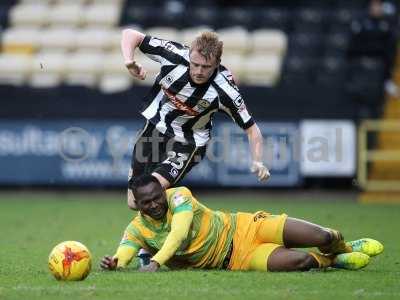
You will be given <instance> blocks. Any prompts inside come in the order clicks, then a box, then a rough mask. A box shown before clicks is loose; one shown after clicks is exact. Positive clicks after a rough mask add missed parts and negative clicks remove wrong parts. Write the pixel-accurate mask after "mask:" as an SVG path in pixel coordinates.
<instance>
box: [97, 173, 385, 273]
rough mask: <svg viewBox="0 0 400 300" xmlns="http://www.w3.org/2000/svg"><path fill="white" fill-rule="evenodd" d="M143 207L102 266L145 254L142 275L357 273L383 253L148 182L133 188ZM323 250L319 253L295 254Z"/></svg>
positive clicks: (373, 245) (332, 233) (366, 242)
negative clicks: (166, 270)
mask: <svg viewBox="0 0 400 300" xmlns="http://www.w3.org/2000/svg"><path fill="white" fill-rule="evenodd" d="M130 187H131V189H132V190H133V193H134V196H135V198H136V201H137V205H138V208H139V213H138V215H137V216H136V217H135V218H134V219H133V221H132V222H131V223H130V224H129V225H128V227H127V228H126V230H125V233H124V235H123V238H122V240H121V243H120V246H119V247H118V249H117V252H116V254H115V255H114V256H105V257H103V259H102V261H101V267H102V268H103V269H106V270H115V269H116V268H118V267H120V268H124V267H126V266H127V265H128V264H129V262H130V261H131V260H132V258H133V257H135V255H136V253H137V252H138V251H139V249H140V248H145V249H147V250H148V251H149V252H150V253H151V254H152V258H151V260H150V263H149V264H147V265H145V266H143V267H142V268H141V269H140V270H141V271H145V272H154V271H157V270H158V269H159V268H160V266H162V265H167V266H168V267H170V268H202V269H227V270H259V271H306V270H310V269H312V268H327V267H334V268H342V269H352V270H357V269H360V268H362V267H365V266H366V265H367V264H368V263H369V261H370V256H375V255H377V254H380V253H381V252H382V251H383V245H382V244H381V243H379V242H378V241H376V240H372V239H367V238H364V239H360V240H356V241H352V242H347V243H346V242H345V241H344V239H343V237H342V235H341V234H340V233H339V232H338V231H336V230H333V229H329V228H324V227H321V226H318V225H315V224H312V223H309V222H306V221H303V220H299V219H294V218H290V217H288V216H287V215H286V214H281V215H272V214H270V213H267V212H264V211H259V212H256V213H253V214H252V213H241V212H238V213H227V212H220V211H213V210H211V209H209V208H207V207H206V206H204V205H203V204H201V203H200V202H198V201H197V200H196V198H194V197H193V195H192V194H191V192H190V190H189V189H187V188H185V187H178V188H171V189H168V190H164V189H163V187H162V186H161V184H160V183H159V181H158V180H157V179H156V178H155V177H153V176H151V175H145V176H141V177H138V178H136V180H135V181H133V182H131V183H130ZM305 247H319V250H320V252H317V251H309V252H305V251H300V250H296V249H293V248H305Z"/></svg>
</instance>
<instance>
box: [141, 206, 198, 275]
mask: <svg viewBox="0 0 400 300" xmlns="http://www.w3.org/2000/svg"><path fill="white" fill-rule="evenodd" d="M192 220H193V211H191V210H190V211H181V212H179V213H175V214H174V215H173V216H172V221H171V231H170V232H169V234H168V236H167V238H166V239H165V242H164V244H163V245H162V247H161V249H160V250H159V251H158V252H157V253H156V255H154V256H153V258H152V259H151V261H150V264H149V265H148V266H146V267H143V268H141V269H140V271H142V272H155V271H157V270H158V269H159V268H160V266H162V265H163V264H165V263H166V262H167V261H168V260H169V259H170V258H171V257H172V256H173V255H174V254H175V252H176V251H177V250H178V249H179V247H180V246H181V244H182V242H183V241H184V240H185V239H186V238H187V236H188V234H189V229H190V226H191V224H192Z"/></svg>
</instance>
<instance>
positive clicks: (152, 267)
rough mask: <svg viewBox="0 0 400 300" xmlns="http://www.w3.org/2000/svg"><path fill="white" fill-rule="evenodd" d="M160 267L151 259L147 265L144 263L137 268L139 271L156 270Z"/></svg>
mask: <svg viewBox="0 0 400 300" xmlns="http://www.w3.org/2000/svg"><path fill="white" fill-rule="evenodd" d="M159 268H160V265H159V264H158V262H156V261H154V260H151V261H150V263H149V264H148V265H145V266H143V267H141V268H140V269H139V271H140V272H157V271H158V269H159Z"/></svg>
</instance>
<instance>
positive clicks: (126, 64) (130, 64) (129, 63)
mask: <svg viewBox="0 0 400 300" xmlns="http://www.w3.org/2000/svg"><path fill="white" fill-rule="evenodd" d="M135 63H136V62H135V60H134V59H132V60H126V61H125V67H127V68H130V67H132V66H133V65H134V64H135Z"/></svg>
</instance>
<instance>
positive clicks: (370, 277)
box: [0, 193, 400, 299]
mask: <svg viewBox="0 0 400 300" xmlns="http://www.w3.org/2000/svg"><path fill="white" fill-rule="evenodd" d="M199 198H200V199H199V200H200V201H201V202H203V203H205V204H206V205H208V206H209V207H211V208H214V209H223V210H229V211H238V210H240V211H256V210H260V209H263V210H268V211H271V212H274V213H280V212H286V213H287V214H289V215H290V216H293V217H298V218H304V219H307V220H309V221H312V222H316V223H319V224H321V225H325V226H330V227H333V228H337V229H340V230H341V231H342V232H343V233H344V235H345V237H346V238H347V239H356V238H360V237H364V236H368V237H372V238H376V239H379V240H380V241H381V242H382V243H383V244H384V246H385V252H384V253H383V254H382V255H380V256H379V257H376V258H373V259H372V262H371V263H370V265H369V266H367V268H365V269H362V270H360V271H343V270H327V271H311V272H304V273H301V272H298V273H297V272H296V273H265V272H227V271H202V270H196V271H195V270H193V271H173V272H172V271H166V270H165V271H162V272H159V273H155V274H142V273H139V272H137V271H135V269H134V268H129V269H127V270H125V271H123V272H102V271H100V269H99V267H98V264H99V260H100V258H101V257H102V256H103V255H105V254H113V251H114V250H115V248H116V246H117V245H118V242H119V239H120V237H121V235H122V231H123V229H124V228H125V226H126V225H127V224H128V222H129V219H130V217H131V216H132V213H131V212H130V211H129V210H128V209H127V208H126V206H125V203H124V196H123V195H122V194H121V195H116V194H104V195H101V194H99V193H95V194H89V193H85V194H70V193H69V194H64V193H50V194H49V193H46V194H40V193H32V194H29V193H22V194H21V193H15V194H12V193H6V194H0V232H1V241H0V299H35V298H40V299H55V298H57V299H67V298H68V299H127V298H131V299H196V298H197V299H204V298H206V297H207V298H208V299H261V298H268V299H351V298H354V299H358V298H362V299H376V298H378V299H399V298H400V285H399V282H400V281H399V278H400V271H399V267H400V256H399V252H400V243H399V238H398V236H399V235H398V230H399V229H400V219H399V216H400V206H395V205H360V204H357V203H354V202H350V201H324V202H311V201H298V200H296V201H292V200H291V199H280V200H276V199H275V200H265V201H260V199H258V200H254V199H253V197H251V196H250V195H248V196H247V197H245V198H243V199H241V200H240V201H239V200H238V199H232V198H229V196H226V197H225V198H223V197H221V196H218V197H217V198H216V197H212V196H210V195H208V196H206V197H199ZM332 200H334V199H332ZM64 240H78V241H81V242H82V243H84V244H85V245H86V246H88V248H89V249H90V250H91V252H92V255H93V258H94V262H93V263H94V266H93V269H92V272H91V274H90V275H89V277H88V278H87V279H86V280H85V281H82V282H58V281H56V280H54V278H53V277H52V276H51V275H50V274H49V272H48V270H47V257H48V254H49V252H50V250H51V249H52V247H53V246H54V245H56V244H57V243H59V242H61V241H64Z"/></svg>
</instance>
